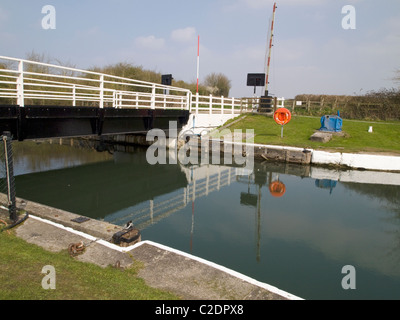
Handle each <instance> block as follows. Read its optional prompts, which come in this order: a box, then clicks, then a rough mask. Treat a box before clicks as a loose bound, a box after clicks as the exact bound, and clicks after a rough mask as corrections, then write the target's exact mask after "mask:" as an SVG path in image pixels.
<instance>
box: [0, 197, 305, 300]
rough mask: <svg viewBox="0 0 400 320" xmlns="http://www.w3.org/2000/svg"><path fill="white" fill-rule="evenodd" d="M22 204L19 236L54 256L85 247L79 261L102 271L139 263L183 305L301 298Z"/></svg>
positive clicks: (104, 227) (111, 228) (103, 225)
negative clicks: (75, 245) (118, 241)
mask: <svg viewBox="0 0 400 320" xmlns="http://www.w3.org/2000/svg"><path fill="white" fill-rule="evenodd" d="M0 200H1V199H0ZM18 203H19V205H21V204H22V206H25V210H26V211H27V212H29V213H30V215H29V218H28V219H27V220H25V221H24V222H23V223H21V224H20V225H18V226H16V227H15V229H16V231H15V232H16V235H17V236H18V237H20V238H22V239H24V240H25V241H27V242H29V243H33V244H36V245H38V246H41V247H43V248H45V249H46V250H49V251H52V252H58V251H61V250H65V249H68V246H69V245H70V244H71V243H81V242H82V243H83V244H84V245H85V250H84V251H83V253H81V254H79V255H77V256H76V257H75V258H76V259H78V260H80V261H83V262H89V263H94V264H96V265H99V266H101V267H106V266H108V265H113V266H115V265H119V266H120V267H122V268H129V266H131V265H132V264H133V263H134V261H140V262H142V264H143V265H144V267H143V268H141V270H140V271H139V273H138V276H139V277H141V278H143V279H144V280H145V281H146V283H147V284H148V285H149V286H151V287H154V288H159V289H163V290H167V291H170V292H172V293H174V294H176V295H177V296H179V297H181V298H182V299H183V300H286V299H289V300H297V299H301V298H299V297H297V296H294V295H292V294H290V293H287V292H285V291H282V290H279V289H278V288H276V287H273V286H270V285H268V284H265V283H262V282H259V281H256V280H254V279H252V278H249V277H247V276H245V275H242V274H240V273H237V272H235V271H233V270H230V269H227V268H225V267H223V266H220V265H217V264H214V263H212V262H210V261H207V260H204V259H201V258H199V257H196V256H192V255H190V254H187V253H184V252H181V251H179V250H175V249H173V248H169V247H166V246H163V245H161V244H158V243H154V242H151V241H141V242H139V243H137V244H135V245H132V246H129V247H120V246H117V245H115V244H113V243H111V242H110V241H109V240H110V239H111V237H112V234H113V233H115V232H117V231H119V230H120V229H121V227H119V226H115V225H112V224H109V223H107V222H103V221H98V220H94V219H90V220H88V221H87V222H84V223H76V222H71V218H76V217H78V215H75V214H73V213H70V212H66V211H63V210H59V209H55V208H51V207H48V206H44V205H41V204H37V203H33V202H26V201H24V200H22V199H18ZM74 224H76V225H74ZM85 224H86V226H85ZM84 226H85V227H84ZM78 229H81V230H78ZM82 230H83V231H82Z"/></svg>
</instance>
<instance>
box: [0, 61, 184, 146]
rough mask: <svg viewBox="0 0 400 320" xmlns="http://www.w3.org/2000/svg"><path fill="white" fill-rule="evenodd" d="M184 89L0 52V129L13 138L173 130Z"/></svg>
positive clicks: (178, 121) (181, 110) (179, 118)
mask: <svg viewBox="0 0 400 320" xmlns="http://www.w3.org/2000/svg"><path fill="white" fill-rule="evenodd" d="M191 101H192V94H191V92H190V90H187V89H182V88H178V87H173V86H167V85H162V84H156V83H151V82H145V81H139V80H133V79H129V78H122V77H117V76H112V75H107V74H102V73H98V72H93V71H87V70H80V69H76V68H69V67H63V66H58V65H53V64H47V63H41V62H35V61H29V60H23V59H16V58H10V57H4V56H0V133H2V132H11V134H12V137H13V139H15V140H19V141H22V140H26V139H42V138H54V137H75V136H92V135H115V134H145V133H146V132H148V131H149V130H151V129H154V128H157V129H161V130H164V131H166V132H167V131H168V129H169V128H170V122H171V121H174V122H175V123H176V128H177V129H178V131H179V130H180V129H182V128H183V127H184V126H185V125H186V124H187V122H188V120H189V115H190V109H191Z"/></svg>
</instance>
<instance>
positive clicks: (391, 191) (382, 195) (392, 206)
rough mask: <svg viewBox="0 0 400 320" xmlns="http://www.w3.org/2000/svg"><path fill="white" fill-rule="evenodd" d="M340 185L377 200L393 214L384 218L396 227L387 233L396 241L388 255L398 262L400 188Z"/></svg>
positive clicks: (399, 254)
mask: <svg viewBox="0 0 400 320" xmlns="http://www.w3.org/2000/svg"><path fill="white" fill-rule="evenodd" d="M341 184H342V185H343V186H344V187H345V188H347V189H350V190H352V191H355V192H357V193H358V194H361V195H365V196H367V197H368V198H371V199H379V200H380V201H381V203H382V205H383V207H384V208H385V209H386V210H387V211H390V212H393V213H394V215H393V216H392V217H390V218H385V220H386V221H387V222H389V223H390V224H391V225H392V226H396V225H397V228H396V229H392V231H389V233H392V234H393V236H394V238H395V239H397V241H395V242H394V245H393V248H392V250H391V251H390V252H389V255H391V256H393V257H394V258H395V259H396V260H398V262H400V186H396V185H383V184H379V185H378V184H370V183H353V182H342V183H341Z"/></svg>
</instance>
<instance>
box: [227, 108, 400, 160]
mask: <svg viewBox="0 0 400 320" xmlns="http://www.w3.org/2000/svg"><path fill="white" fill-rule="evenodd" d="M369 126H372V127H373V132H372V133H369V132H368V128H369ZM320 127H321V124H320V117H304V116H292V119H291V121H290V122H289V123H288V124H286V125H285V126H284V129H283V138H281V126H280V125H278V124H276V123H275V121H274V120H273V119H272V117H266V116H263V115H251V114H250V115H247V116H246V117H243V119H242V120H240V121H238V122H236V123H234V124H232V125H231V126H229V129H230V130H231V131H233V130H234V129H241V130H245V129H254V133H255V138H254V142H255V143H260V144H270V145H282V146H293V147H301V148H311V149H325V150H332V151H337V152H390V153H396V154H400V122H384V121H356V120H346V119H343V127H342V130H343V133H344V135H343V136H336V135H334V136H333V138H332V140H331V141H329V142H327V143H322V142H314V141H311V140H310V136H311V135H312V134H313V133H314V132H315V130H318V129H319V128H320Z"/></svg>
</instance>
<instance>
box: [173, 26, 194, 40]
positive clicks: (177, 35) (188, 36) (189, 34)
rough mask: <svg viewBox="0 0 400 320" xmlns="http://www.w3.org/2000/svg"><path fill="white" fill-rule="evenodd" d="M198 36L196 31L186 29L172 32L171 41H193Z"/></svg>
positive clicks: (190, 28) (189, 28)
mask: <svg viewBox="0 0 400 320" xmlns="http://www.w3.org/2000/svg"><path fill="white" fill-rule="evenodd" d="M195 36H196V29H195V28H193V27H187V28H184V29H176V30H173V31H172V32H171V39H172V40H174V41H178V42H189V41H193V40H194V39H195Z"/></svg>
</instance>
